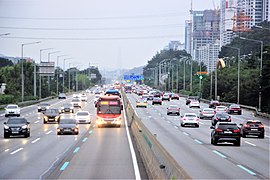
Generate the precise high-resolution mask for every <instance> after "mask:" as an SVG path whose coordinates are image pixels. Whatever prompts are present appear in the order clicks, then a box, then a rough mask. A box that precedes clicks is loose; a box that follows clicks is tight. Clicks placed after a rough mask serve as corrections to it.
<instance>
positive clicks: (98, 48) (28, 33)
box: [0, 0, 220, 70]
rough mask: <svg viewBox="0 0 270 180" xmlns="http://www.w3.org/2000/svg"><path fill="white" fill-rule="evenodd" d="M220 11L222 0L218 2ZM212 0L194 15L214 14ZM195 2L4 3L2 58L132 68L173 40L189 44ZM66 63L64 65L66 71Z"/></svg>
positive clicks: (0, 12)
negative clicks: (186, 30) (186, 31)
mask: <svg viewBox="0 0 270 180" xmlns="http://www.w3.org/2000/svg"><path fill="white" fill-rule="evenodd" d="M214 2H215V6H220V5H219V0H214ZM213 8H214V3H213V0H193V10H204V9H213ZM189 9H190V0H0V34H3V33H11V34H10V35H9V36H1V37H0V54H3V55H6V56H14V57H20V56H21V44H23V43H31V42H35V41H41V43H40V44H34V45H27V46H24V55H25V56H27V57H31V58H33V59H34V60H36V61H37V62H39V59H40V58H39V57H40V49H45V48H54V49H53V50H47V51H43V52H42V60H43V61H46V60H47V59H48V53H50V52H54V51H61V52H59V53H55V54H51V58H50V59H51V61H56V57H57V56H60V55H68V56H66V58H74V59H70V60H67V61H66V62H67V63H66V67H68V66H69V65H71V66H78V67H79V68H80V69H84V68H86V67H88V65H89V63H90V64H91V65H96V66H99V68H101V69H108V70H111V69H117V68H125V69H126V68H133V67H138V66H143V65H146V64H147V61H149V60H151V58H152V57H153V56H154V55H155V54H156V52H157V51H159V50H161V49H163V48H164V47H165V46H166V45H167V44H168V43H169V41H171V40H180V41H181V42H182V43H183V42H184V25H185V20H188V19H189V18H190V15H189ZM63 59H64V57H61V58H60V63H59V65H60V66H61V67H63Z"/></svg>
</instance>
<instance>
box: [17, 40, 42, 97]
mask: <svg viewBox="0 0 270 180" xmlns="http://www.w3.org/2000/svg"><path fill="white" fill-rule="evenodd" d="M38 43H41V42H40V41H37V42H31V43H23V44H22V45H21V55H22V58H21V63H22V71H21V77H22V94H21V95H22V97H21V98H22V102H23V100H24V70H23V48H24V46H26V45H31V44H38Z"/></svg>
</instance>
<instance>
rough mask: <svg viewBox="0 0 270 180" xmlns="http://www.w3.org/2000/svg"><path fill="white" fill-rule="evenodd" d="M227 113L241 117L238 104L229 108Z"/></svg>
mask: <svg viewBox="0 0 270 180" xmlns="http://www.w3.org/2000/svg"><path fill="white" fill-rule="evenodd" d="M228 113H229V114H233V113H237V114H239V115H241V114H242V109H241V107H240V106H239V105H238V104H232V105H230V106H229V109H228Z"/></svg>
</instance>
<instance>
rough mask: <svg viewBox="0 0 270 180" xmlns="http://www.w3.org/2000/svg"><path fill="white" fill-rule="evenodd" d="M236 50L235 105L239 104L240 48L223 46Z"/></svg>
mask: <svg viewBox="0 0 270 180" xmlns="http://www.w3.org/2000/svg"><path fill="white" fill-rule="evenodd" d="M223 47H228V48H232V49H235V50H237V54H238V68H237V69H238V70H237V104H239V103H240V48H236V47H231V46H223Z"/></svg>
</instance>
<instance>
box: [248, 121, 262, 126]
mask: <svg viewBox="0 0 270 180" xmlns="http://www.w3.org/2000/svg"><path fill="white" fill-rule="evenodd" d="M247 124H256V125H260V124H262V122H259V121H255V122H252V121H248V122H247Z"/></svg>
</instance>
